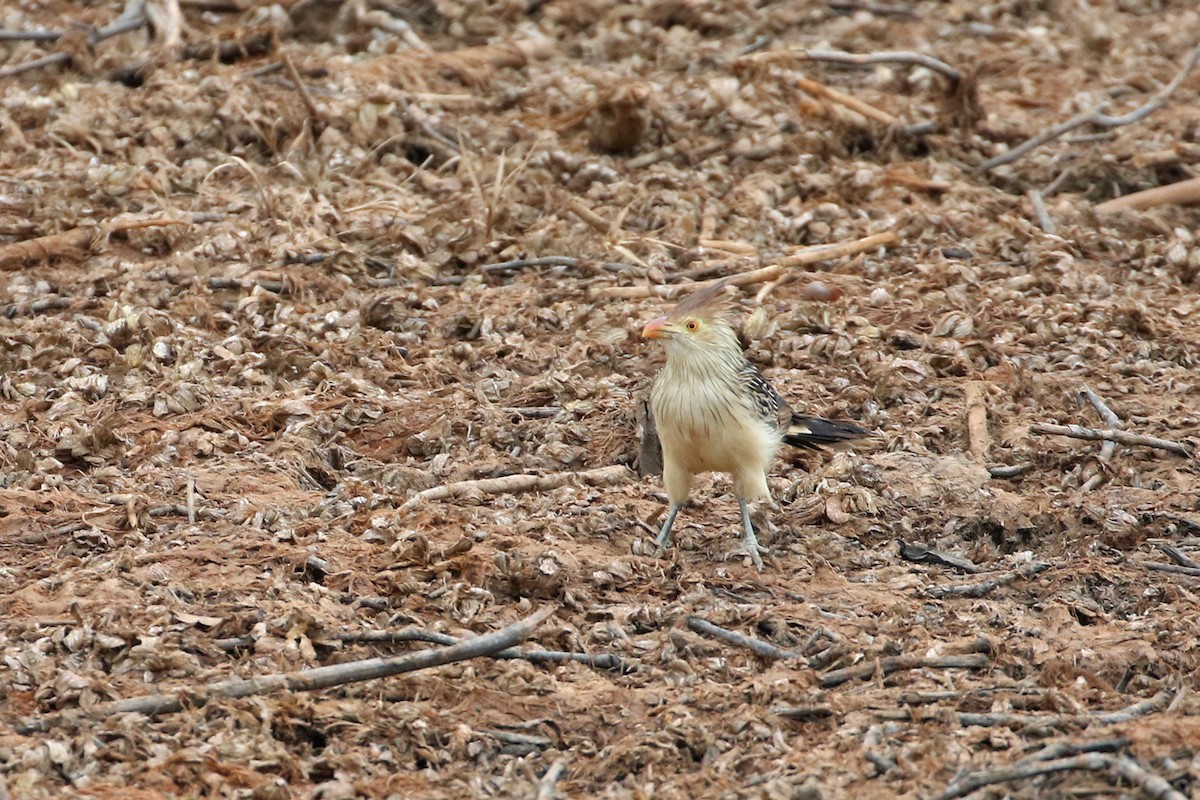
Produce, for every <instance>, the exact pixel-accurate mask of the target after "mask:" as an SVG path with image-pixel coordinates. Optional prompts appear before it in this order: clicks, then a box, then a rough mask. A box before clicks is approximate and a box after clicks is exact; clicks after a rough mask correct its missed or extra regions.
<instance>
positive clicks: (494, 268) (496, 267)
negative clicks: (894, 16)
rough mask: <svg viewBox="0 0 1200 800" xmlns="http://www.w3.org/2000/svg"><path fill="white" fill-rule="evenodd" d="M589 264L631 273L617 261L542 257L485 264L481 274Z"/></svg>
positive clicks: (571, 257) (610, 270) (611, 270)
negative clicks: (527, 268)
mask: <svg viewBox="0 0 1200 800" xmlns="http://www.w3.org/2000/svg"><path fill="white" fill-rule="evenodd" d="M588 263H599V266H600V268H601V269H604V270H607V271H609V272H629V271H630V270H631V269H632V268H631V267H630V266H629V265H628V264H622V263H620V262H615V261H603V262H589V260H588V259H586V258H575V257H573V256H542V257H541V258H517V259H513V260H512V261H497V262H496V263H495V264H484V265H483V266H482V267H480V268H479V271H480V272H511V271H513V270H517V269H525V268H526V267H579V266H583V265H585V264H588Z"/></svg>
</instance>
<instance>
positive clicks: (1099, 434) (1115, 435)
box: [1029, 422, 1192, 458]
mask: <svg viewBox="0 0 1200 800" xmlns="http://www.w3.org/2000/svg"><path fill="white" fill-rule="evenodd" d="M1029 431H1030V433H1043V434H1049V435H1050V436H1069V437H1071V438H1072V439H1085V440H1087V441H1090V442H1117V443H1119V444H1126V445H1130V446H1137V445H1141V446H1143V447H1154V448H1157V449H1158V450H1166V451H1167V452H1168V453H1174V454H1175V455H1177V456H1183V457H1184V458H1191V457H1192V449H1191V447H1189V446H1188V445H1186V444H1180V443H1179V442H1172V441H1170V440H1168V439H1158V438H1156V437H1154V436H1142V435H1141V434H1137V433H1130V432H1128V431H1114V430H1098V429H1096V428H1085V427H1083V426H1082V425H1053V424H1051V423H1048V422H1035V423H1033V424H1032V425H1030V426H1029Z"/></svg>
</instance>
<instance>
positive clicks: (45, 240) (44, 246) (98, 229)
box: [0, 214, 194, 269]
mask: <svg viewBox="0 0 1200 800" xmlns="http://www.w3.org/2000/svg"><path fill="white" fill-rule="evenodd" d="M193 221H194V220H191V219H182V218H178V217H160V218H145V217H137V216H134V215H132V214H121V215H118V216H116V217H113V218H112V219H110V220H109V221H108V222H105V223H103V224H101V225H86V226H81V227H78V228H72V229H71V230H69V231H62V232H61V233H51V234H47V235H46V236H39V237H38V238H36V239H29V240H27V241H24V242H13V243H12V244H6V245H3V246H0V269H8V268H12V267H11V265H14V264H20V263H22V262H25V261H34V260H45V259H47V258H50V257H52V256H59V255H64V254H67V253H70V252H72V251H76V250H88V251H90V250H92V249H95V248H96V247H97V246H98V245H99V243H101V242H103V241H105V240H106V239H107V238H108V236H109V235H110V234H112V233H116V232H118V231H126V230H133V229H135V228H153V227H159V226H165V225H187V224H189V223H191V222H193Z"/></svg>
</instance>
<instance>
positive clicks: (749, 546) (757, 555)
mask: <svg viewBox="0 0 1200 800" xmlns="http://www.w3.org/2000/svg"><path fill="white" fill-rule="evenodd" d="M770 554H771V551H770V549H768V548H766V547H763V546H762V545H761V544H759V543H758V539H756V538H754V537H753V536H748V537H746V538H745V539H742V541H741V544H739V545H738V546H737V547H735V548H733V549H732V550H730V551H728V552H727V553H725V560H726V561H728V560H729V559H731V558H749V559H750V561H751V563H753V564H754V566H756V567H758V568H759V570H760V571H761V570H762V568H763V560H762V557H763V556H766V555H770Z"/></svg>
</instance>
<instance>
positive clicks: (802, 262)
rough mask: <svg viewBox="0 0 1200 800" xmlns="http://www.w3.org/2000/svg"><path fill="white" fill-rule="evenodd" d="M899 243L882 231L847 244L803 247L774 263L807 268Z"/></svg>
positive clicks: (896, 235) (891, 234)
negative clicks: (810, 265)
mask: <svg viewBox="0 0 1200 800" xmlns="http://www.w3.org/2000/svg"><path fill="white" fill-rule="evenodd" d="M899 241H900V236H899V235H898V234H897V233H896V232H895V231H883V232H882V233H873V234H871V235H870V236H864V237H863V238H861V239H854V240H852V241H849V242H838V243H837V244H819V245H814V246H812V247H805V248H804V249H803V250H800V251H797V252H795V253H792V254H791V255H786V256H784V257H783V258H780V259H779V260H778V261H777V262H776V263H777V264H779V265H780V266H782V267H801V266H807V265H808V264H818V263H820V262H822V261H832V260H834V259H835V258H842V257H844V256H856V255H858V254H859V253H865V252H867V251H869V250H874V249H875V248H877V247H887V246H888V245H893V244H896V243H898V242H899Z"/></svg>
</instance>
